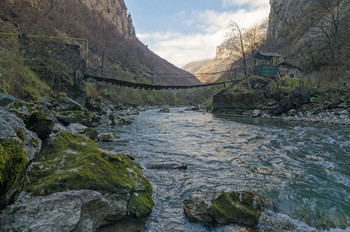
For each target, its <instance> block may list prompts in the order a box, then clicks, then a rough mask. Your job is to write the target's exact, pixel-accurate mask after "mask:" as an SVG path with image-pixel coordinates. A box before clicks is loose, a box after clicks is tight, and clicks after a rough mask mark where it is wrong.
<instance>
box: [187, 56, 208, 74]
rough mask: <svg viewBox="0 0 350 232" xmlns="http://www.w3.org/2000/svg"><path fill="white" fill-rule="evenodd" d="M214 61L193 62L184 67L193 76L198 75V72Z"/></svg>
mask: <svg viewBox="0 0 350 232" xmlns="http://www.w3.org/2000/svg"><path fill="white" fill-rule="evenodd" d="M212 61H213V59H207V60H199V61H193V62H190V63H188V64H186V65H185V66H183V67H182V69H183V70H185V71H187V72H190V73H192V74H194V73H196V72H197V71H198V70H200V69H201V68H203V67H204V66H206V65H207V64H209V63H210V62H212Z"/></svg>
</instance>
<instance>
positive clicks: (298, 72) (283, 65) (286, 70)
mask: <svg viewBox="0 0 350 232" xmlns="http://www.w3.org/2000/svg"><path fill="white" fill-rule="evenodd" d="M277 66H278V72H279V75H280V76H281V77H296V78H300V77H302V76H303V70H302V69H301V68H299V67H297V66H296V65H294V64H291V63H289V62H287V61H282V62H280V63H279V64H278V65H277Z"/></svg>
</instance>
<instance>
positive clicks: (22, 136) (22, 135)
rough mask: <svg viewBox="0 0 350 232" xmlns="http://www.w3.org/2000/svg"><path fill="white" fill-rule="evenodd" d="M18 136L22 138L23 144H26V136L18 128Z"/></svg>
mask: <svg viewBox="0 0 350 232" xmlns="http://www.w3.org/2000/svg"><path fill="white" fill-rule="evenodd" d="M16 134H17V136H18V138H20V139H21V140H22V142H24V141H25V140H26V138H25V136H24V134H23V131H22V129H20V128H18V129H17V130H16Z"/></svg>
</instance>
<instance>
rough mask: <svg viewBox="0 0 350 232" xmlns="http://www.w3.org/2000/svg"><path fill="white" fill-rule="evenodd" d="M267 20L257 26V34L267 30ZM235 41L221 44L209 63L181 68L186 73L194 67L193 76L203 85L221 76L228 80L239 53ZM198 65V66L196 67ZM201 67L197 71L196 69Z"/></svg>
mask: <svg viewBox="0 0 350 232" xmlns="http://www.w3.org/2000/svg"><path fill="white" fill-rule="evenodd" d="M267 25H268V24H267V20H264V21H263V22H262V23H261V24H260V25H258V26H257V29H258V30H259V33H263V34H265V32H266V30H267ZM234 43H235V41H234V40H233V39H231V38H228V39H226V40H225V41H224V42H223V43H222V44H220V45H219V46H218V47H217V48H216V56H215V58H214V59H212V60H211V61H210V62H208V63H206V62H201V61H197V62H192V63H190V64H187V65H185V66H184V67H183V68H184V69H185V70H187V71H192V68H193V67H196V68H197V69H195V70H196V71H195V72H192V73H194V75H195V76H196V77H197V78H198V80H200V81H201V82H203V83H210V82H215V81H217V80H218V79H219V78H220V77H222V76H223V75H225V74H226V75H229V76H228V77H229V78H233V76H232V75H234V74H233V72H232V69H233V66H237V65H235V63H236V62H237V59H238V57H239V52H238V51H237V50H236V49H235V46H234V45H235V44H234ZM197 64H198V66H196V65H197ZM200 65H202V67H201V68H200V69H198V67H200Z"/></svg>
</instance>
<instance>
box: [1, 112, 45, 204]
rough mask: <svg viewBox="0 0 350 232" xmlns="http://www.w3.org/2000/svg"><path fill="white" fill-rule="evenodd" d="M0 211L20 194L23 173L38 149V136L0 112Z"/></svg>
mask: <svg viewBox="0 0 350 232" xmlns="http://www.w3.org/2000/svg"><path fill="white" fill-rule="evenodd" d="M0 122H1V123H0V209H2V208H5V207H6V206H7V205H8V204H9V203H10V202H11V201H14V200H15V198H16V197H17V196H18V194H19V192H20V191H21V189H22V187H23V183H24V179H25V177H26V170H27V168H28V166H29V164H30V163H31V161H32V160H33V159H34V157H35V155H36V154H37V153H38V152H39V150H40V148H41V141H40V140H39V139H38V137H37V135H36V134H35V133H33V132H31V131H29V130H27V129H26V127H25V124H24V123H23V121H22V120H21V119H20V118H18V117H16V116H15V115H13V114H11V113H9V112H6V111H3V110H0Z"/></svg>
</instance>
